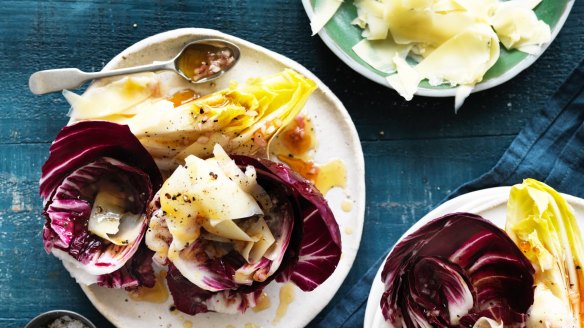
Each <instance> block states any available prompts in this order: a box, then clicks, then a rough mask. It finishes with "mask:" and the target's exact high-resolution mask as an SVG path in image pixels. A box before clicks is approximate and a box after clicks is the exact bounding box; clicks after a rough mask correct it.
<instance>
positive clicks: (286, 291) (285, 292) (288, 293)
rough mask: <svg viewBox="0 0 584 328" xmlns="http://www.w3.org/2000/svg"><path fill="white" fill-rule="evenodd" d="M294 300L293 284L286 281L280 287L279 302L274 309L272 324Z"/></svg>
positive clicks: (275, 322) (284, 313) (278, 319)
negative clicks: (274, 314)
mask: <svg viewBox="0 0 584 328" xmlns="http://www.w3.org/2000/svg"><path fill="white" fill-rule="evenodd" d="M292 301H294V284H292V283H290V282H287V283H285V284H284V285H282V287H280V304H279V305H278V309H277V310H276V316H275V317H274V320H272V324H273V325H276V324H278V322H280V319H282V317H283V316H284V315H286V312H287V311H288V305H290V303H292Z"/></svg>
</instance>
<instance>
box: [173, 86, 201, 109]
mask: <svg viewBox="0 0 584 328" xmlns="http://www.w3.org/2000/svg"><path fill="white" fill-rule="evenodd" d="M200 97H201V95H199V94H198V93H196V92H195V91H193V90H191V89H184V90H180V91H177V92H176V93H175V94H173V95H172V96H171V97H170V98H169V99H168V100H169V101H171V102H172V103H173V104H174V107H178V106H180V105H183V104H186V103H188V102H189V101H191V100H195V99H197V98H200Z"/></svg>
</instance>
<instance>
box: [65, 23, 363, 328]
mask: <svg viewBox="0 0 584 328" xmlns="http://www.w3.org/2000/svg"><path fill="white" fill-rule="evenodd" d="M185 35H192V37H193V38H197V37H208V36H213V37H219V38H224V39H227V40H230V41H235V43H236V44H241V45H244V46H245V47H248V48H250V49H252V50H254V51H257V52H260V53H263V54H264V55H266V56H268V57H270V58H272V59H273V60H275V61H278V62H280V63H281V64H282V65H283V66H286V67H289V68H292V69H294V70H296V71H298V72H300V73H301V74H303V75H305V76H306V77H308V78H310V79H312V80H313V81H314V82H316V84H317V85H318V90H320V92H322V93H323V96H324V97H325V98H326V99H327V100H328V101H331V102H332V103H333V105H334V106H333V107H334V112H336V113H337V114H339V115H340V117H341V119H342V120H343V121H344V122H345V123H346V124H347V126H348V128H349V129H348V131H345V132H346V133H348V134H349V138H350V140H353V142H352V147H351V148H350V150H351V152H352V153H353V154H355V155H356V156H354V157H353V158H354V160H355V162H356V167H354V168H351V169H352V171H354V176H355V177H356V178H357V179H356V181H355V185H356V188H355V191H354V192H355V194H354V195H353V194H352V195H351V199H353V200H354V201H355V203H354V204H355V206H354V207H353V210H352V211H354V213H355V214H354V216H355V220H356V221H355V222H357V225H356V226H355V227H353V229H354V232H353V234H354V240H355V241H354V244H355V248H354V249H353V248H351V252H349V254H346V255H344V256H343V261H350V263H349V264H350V265H348V266H346V267H344V268H343V270H342V272H341V273H340V274H339V279H340V284H339V286H338V288H337V290H335V291H334V293H332V294H330V295H328V297H327V298H326V299H324V300H325V301H326V303H323V305H322V309H324V307H325V306H326V305H327V304H329V303H330V301H331V300H332V299H333V297H334V296H335V295H336V293H337V292H338V290H339V289H340V287H341V286H342V285H343V283H344V282H345V279H346V278H347V275H348V274H349V272H350V271H351V268H352V267H353V265H354V263H355V260H356V257H357V252H358V249H359V247H360V244H361V239H362V235H363V227H364V221H365V205H366V203H365V199H366V197H365V192H366V189H365V158H364V154H363V149H362V146H361V141H360V138H359V135H358V133H357V129H356V127H355V124H354V123H353V121H352V119H351V117H350V115H349V113H348V111H347V109H346V108H345V106H344V105H343V104H342V102H341V101H340V99H339V98H338V97H337V96H336V95H335V94H334V93H333V92H332V91H331V90H330V88H329V87H328V86H326V84H324V83H323V82H322V81H321V80H320V79H319V78H318V77H317V76H316V75H315V74H314V73H312V72H311V71H310V70H308V69H307V68H306V67H304V66H303V65H301V64H300V63H298V62H296V61H294V60H292V59H290V58H288V57H286V56H284V55H281V54H278V53H276V52H274V51H272V50H269V49H267V48H265V47H263V46H260V45H258V44H255V43H252V42H250V41H247V40H245V39H242V38H240V37H237V36H234V35H230V34H227V33H224V32H221V31H218V30H214V29H207V28H196V27H187V28H178V29H173V30H168V31H165V32H161V33H157V34H154V35H151V36H148V37H146V38H144V39H141V40H139V41H137V42H136V43H134V44H132V45H130V46H129V47H127V48H126V49H124V50H122V51H121V52H120V53H118V54H117V55H116V56H114V57H113V58H112V59H111V60H110V61H109V62H108V63H107V64H106V65H105V66H104V67H103V69H102V71H107V70H111V69H113V68H114V67H115V66H116V65H118V64H119V63H122V62H123V60H124V57H125V56H126V55H127V54H129V53H135V52H137V51H140V50H141V49H143V48H145V47H147V46H149V45H152V44H156V43H160V42H163V41H166V40H169V39H176V38H180V37H184V36H185ZM92 83H93V82H92ZM90 86H91V85H90ZM341 233H342V232H341ZM347 258H348V259H347ZM338 269H339V266H337V270H338ZM76 283H77V282H76ZM77 284H78V283H77ZM78 285H79V286H80V287H81V289H82V291H83V292H84V294H85V295H86V296H87V298H88V299H89V301H90V302H91V303H92V305H93V306H94V308H95V309H96V310H97V311H98V312H100V313H101V314H102V315H103V316H104V317H105V318H106V319H107V320H108V321H109V322H110V323H112V324H113V325H115V326H116V327H122V325H121V322H119V320H117V318H116V316H115V315H114V313H109V312H107V311H105V308H103V309H102V306H101V305H100V304H99V302H98V300H97V296H96V295H95V294H94V293H93V291H92V290H91V287H92V286H87V285H83V284H78ZM98 305H99V306H98ZM322 309H321V310H322ZM319 312H320V311H319ZM319 312H316V313H314V314H313V315H311V316H306V315H305V316H303V320H304V321H306V324H308V323H309V322H310V321H311V320H312V319H314V318H315V317H316V316H317V315H318V313H319Z"/></svg>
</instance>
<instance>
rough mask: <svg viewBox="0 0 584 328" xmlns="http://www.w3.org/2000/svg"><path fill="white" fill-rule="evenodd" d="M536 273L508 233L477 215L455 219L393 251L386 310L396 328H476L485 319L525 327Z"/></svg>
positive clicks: (431, 226)
mask: <svg viewBox="0 0 584 328" xmlns="http://www.w3.org/2000/svg"><path fill="white" fill-rule="evenodd" d="M533 274H534V269H533V267H532V265H531V263H530V262H529V260H527V258H526V257H525V256H524V255H523V254H522V253H521V251H520V250H519V248H517V246H516V245H515V243H513V241H512V240H511V239H510V238H509V237H508V236H507V234H505V232H504V231H502V230H501V229H499V228H497V227H496V226H495V225H493V224H492V223H490V222H489V221H486V220H485V219H483V218H481V217H480V216H478V215H475V214H470V213H453V214H448V215H446V216H443V217H441V218H438V219H435V220H433V221H431V222H429V223H427V224H426V225H424V226H423V227H421V228H420V229H418V230H417V231H415V232H413V233H412V234H410V235H408V236H407V237H405V238H404V239H403V240H402V241H400V242H399V243H398V244H397V245H396V246H395V247H394V249H393V250H392V251H391V253H390V255H389V256H388V258H387V260H386V262H385V265H384V267H383V271H382V274H381V278H382V281H383V282H384V284H385V292H384V293H383V296H382V298H381V309H382V312H383V316H384V317H385V319H386V320H387V321H388V322H389V323H390V324H391V325H393V326H395V327H402V325H403V326H405V327H429V326H432V327H455V326H456V327H458V326H461V327H472V326H473V325H474V323H475V322H476V321H477V320H478V319H479V318H481V317H485V318H489V319H493V320H495V321H497V322H504V324H505V326H507V325H510V326H514V325H523V324H524V323H525V320H526V312H527V310H528V308H529V307H530V305H531V304H532V303H533Z"/></svg>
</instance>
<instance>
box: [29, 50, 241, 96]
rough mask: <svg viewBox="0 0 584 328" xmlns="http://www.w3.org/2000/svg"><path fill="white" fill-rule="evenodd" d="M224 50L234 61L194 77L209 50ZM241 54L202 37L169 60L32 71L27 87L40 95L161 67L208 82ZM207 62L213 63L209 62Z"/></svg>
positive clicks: (221, 72) (199, 81)
mask: <svg viewBox="0 0 584 328" xmlns="http://www.w3.org/2000/svg"><path fill="white" fill-rule="evenodd" d="M223 51H229V54H230V55H231V57H232V58H233V60H230V61H229V62H228V64H227V65H226V66H224V67H223V66H221V67H220V69H219V70H217V67H214V68H213V69H212V70H209V72H208V73H210V74H209V75H205V74H203V76H198V75H197V76H194V75H195V73H194V69H196V68H199V67H200V66H201V65H203V64H202V62H205V61H206V58H207V53H208V52H210V53H216V54H221V53H222V52H223ZM223 54H226V53H223ZM239 56H240V51H239V48H238V47H237V46H236V45H234V44H233V43H231V42H228V41H225V40H221V39H202V40H197V41H193V42H190V43H188V44H187V45H185V46H184V47H183V48H182V50H181V51H180V52H179V53H178V55H176V56H175V57H174V58H173V59H171V60H168V61H164V62H155V63H154V64H150V65H143V66H136V67H128V68H122V69H115V70H111V71H102V72H94V73H88V72H83V71H81V70H79V69H77V68H60V69H50V70H45V71H39V72H36V73H34V74H32V75H31V76H30V78H29V80H28V86H29V88H30V91H32V93H34V94H37V95H41V94H45V93H49V92H55V91H61V90H63V89H76V88H79V87H80V86H82V85H83V84H84V83H85V82H87V81H89V80H95V79H101V78H105V77H111V76H117V75H126V74H134V73H140V72H150V71H161V70H168V71H175V72H177V73H178V74H179V75H180V76H182V77H183V78H185V79H186V80H188V81H190V82H191V83H205V82H209V81H211V80H214V79H217V78H219V77H220V76H221V75H223V74H224V73H225V72H227V71H228V70H229V69H231V68H232V67H233V66H235V64H236V63H237V61H238V60H239ZM205 64H206V65H207V66H210V65H209V63H205Z"/></svg>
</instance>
